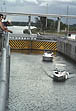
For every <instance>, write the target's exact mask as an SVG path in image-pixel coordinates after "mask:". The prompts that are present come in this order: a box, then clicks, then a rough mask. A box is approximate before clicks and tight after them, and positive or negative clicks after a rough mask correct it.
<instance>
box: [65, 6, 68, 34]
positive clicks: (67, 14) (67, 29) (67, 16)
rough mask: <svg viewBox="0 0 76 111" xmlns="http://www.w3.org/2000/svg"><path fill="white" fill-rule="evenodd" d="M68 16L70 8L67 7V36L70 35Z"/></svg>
mask: <svg viewBox="0 0 76 111" xmlns="http://www.w3.org/2000/svg"><path fill="white" fill-rule="evenodd" d="M68 14H69V6H67V20H66V23H67V34H68V33H69V18H68Z"/></svg>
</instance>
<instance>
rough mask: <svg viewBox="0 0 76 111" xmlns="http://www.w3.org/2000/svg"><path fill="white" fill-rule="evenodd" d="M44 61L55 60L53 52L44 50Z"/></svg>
mask: <svg viewBox="0 0 76 111" xmlns="http://www.w3.org/2000/svg"><path fill="white" fill-rule="evenodd" d="M43 61H51V62H52V61H53V52H52V53H51V52H44V54H43Z"/></svg>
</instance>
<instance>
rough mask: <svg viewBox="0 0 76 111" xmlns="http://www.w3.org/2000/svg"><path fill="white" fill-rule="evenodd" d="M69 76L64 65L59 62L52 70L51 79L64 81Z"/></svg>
mask: <svg viewBox="0 0 76 111" xmlns="http://www.w3.org/2000/svg"><path fill="white" fill-rule="evenodd" d="M68 77H69V72H67V71H66V67H65V65H63V64H59V65H58V67H56V69H55V70H54V72H53V80H55V81H65V80H67V79H68Z"/></svg>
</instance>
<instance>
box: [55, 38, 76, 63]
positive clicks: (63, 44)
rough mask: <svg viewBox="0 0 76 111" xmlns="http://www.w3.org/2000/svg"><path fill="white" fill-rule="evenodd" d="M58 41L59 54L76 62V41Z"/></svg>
mask: <svg viewBox="0 0 76 111" xmlns="http://www.w3.org/2000/svg"><path fill="white" fill-rule="evenodd" d="M57 41H58V42H57V49H58V52H61V53H63V54H65V55H67V56H68V57H70V58H71V59H73V60H74V61H76V41H74V40H68V39H63V38H62V39H58V40H57Z"/></svg>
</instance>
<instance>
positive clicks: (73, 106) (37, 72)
mask: <svg viewBox="0 0 76 111" xmlns="http://www.w3.org/2000/svg"><path fill="white" fill-rule="evenodd" d="M57 63H64V64H66V65H67V70H68V71H69V72H71V75H72V78H70V79H68V80H66V81H65V82H54V81H53V80H52V78H51V77H50V75H52V73H53V70H54V65H55V64H57ZM48 75H49V76H48ZM8 107H9V109H8V111H76V63H73V62H72V61H69V60H68V59H66V58H64V57H63V56H61V55H59V54H58V55H56V56H54V60H53V62H43V61H42V55H37V54H24V53H17V52H16V53H15V52H12V53H11V75H10V89H9V105H8Z"/></svg>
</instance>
